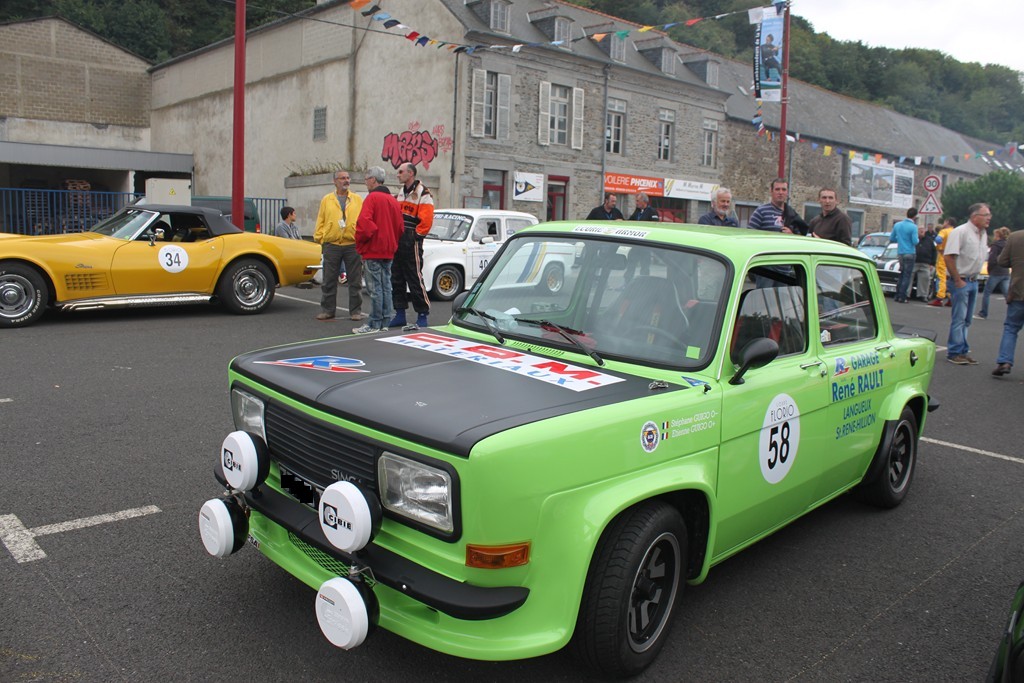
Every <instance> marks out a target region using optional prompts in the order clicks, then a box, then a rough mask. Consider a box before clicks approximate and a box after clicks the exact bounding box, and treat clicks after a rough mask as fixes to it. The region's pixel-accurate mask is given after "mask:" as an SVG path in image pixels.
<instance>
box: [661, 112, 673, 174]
mask: <svg viewBox="0 0 1024 683" xmlns="http://www.w3.org/2000/svg"><path fill="white" fill-rule="evenodd" d="M675 127H676V113H675V112H674V111H672V110H671V109H661V110H659V111H658V159H659V160H660V161H672V137H673V134H674V133H675Z"/></svg>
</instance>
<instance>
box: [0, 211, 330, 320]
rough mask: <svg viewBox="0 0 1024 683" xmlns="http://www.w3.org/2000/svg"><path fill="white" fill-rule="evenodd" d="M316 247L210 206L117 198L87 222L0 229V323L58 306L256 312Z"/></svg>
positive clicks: (312, 268)
mask: <svg viewBox="0 0 1024 683" xmlns="http://www.w3.org/2000/svg"><path fill="white" fill-rule="evenodd" d="M319 268H320V247H319V246H318V245H316V244H313V243H311V242H305V241H302V240H289V239H282V238H280V237H274V236H272V235H263V234H254V233H251V232H244V231H242V230H239V229H238V228H236V227H235V226H234V225H232V224H230V223H228V222H227V221H226V220H225V219H224V217H223V216H222V215H221V214H220V212H218V211H215V210H214V209H207V208H202V207H192V206H170V205H160V204H144V205H134V206H130V207H126V208H125V209H122V210H121V211H119V212H117V213H116V214H114V215H113V216H111V217H110V218H108V219H107V220H105V221H103V222H101V223H99V224H97V225H96V226H95V227H94V228H93V229H92V230H90V231H89V232H82V233H76V234H68V235H46V236H41V237H32V236H23V235H12V234H5V233H3V234H0V327H21V326H24V325H29V324H31V323H33V322H35V321H36V320H38V319H39V318H40V317H41V316H42V315H43V312H44V311H45V310H46V308H47V307H48V306H54V307H55V308H58V309H61V310H85V309H93V308H117V307H128V306H167V305H173V304H191V303H200V302H220V303H222V304H223V305H224V306H225V307H226V308H227V309H228V310H229V311H231V312H233V313H238V314H252V313H260V312H262V311H263V310H264V309H266V307H267V306H269V305H270V302H271V301H273V299H274V290H275V288H276V287H277V286H279V285H292V284H297V283H300V282H305V281H306V280H309V279H311V278H312V276H313V274H314V273H315V272H316V271H317V270H318V269H319Z"/></svg>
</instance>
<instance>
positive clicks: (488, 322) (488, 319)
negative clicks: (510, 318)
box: [455, 306, 505, 344]
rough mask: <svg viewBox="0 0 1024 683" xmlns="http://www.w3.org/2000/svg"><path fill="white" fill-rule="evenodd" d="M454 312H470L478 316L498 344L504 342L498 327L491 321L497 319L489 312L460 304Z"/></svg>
mask: <svg viewBox="0 0 1024 683" xmlns="http://www.w3.org/2000/svg"><path fill="white" fill-rule="evenodd" d="M455 312H456V313H472V314H473V315H475V316H476V317H478V318H480V319H481V320H483V321H484V325H485V326H486V327H487V331H488V332H490V333H491V334H493V335H494V338H495V339H497V340H498V343H499V344H504V343H505V337H503V336H502V334H501V332H499V331H498V327H497V326H496V325H495V324H494V322H492V321H495V320H497V318H495V317H494V316H493V315H491V314H490V313H485V312H483V311H478V310H477V309H475V308H472V307H470V306H462V307H461V308H459V309H457V310H456V311H455Z"/></svg>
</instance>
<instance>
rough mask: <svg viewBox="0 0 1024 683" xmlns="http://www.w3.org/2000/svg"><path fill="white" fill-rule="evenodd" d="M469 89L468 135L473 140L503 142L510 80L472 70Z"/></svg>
mask: <svg viewBox="0 0 1024 683" xmlns="http://www.w3.org/2000/svg"><path fill="white" fill-rule="evenodd" d="M472 89H473V107H472V111H471V114H470V135H472V136H473V137H476V138H482V137H487V138H494V139H496V140H505V139H507V138H508V132H509V116H510V105H511V101H510V100H511V96H512V77H511V76H510V75H508V74H500V73H497V72H495V71H486V70H484V69H473V83H472Z"/></svg>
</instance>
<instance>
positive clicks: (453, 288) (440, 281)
mask: <svg viewBox="0 0 1024 683" xmlns="http://www.w3.org/2000/svg"><path fill="white" fill-rule="evenodd" d="M464 288H465V284H464V280H463V277H462V271H461V270H459V268H458V267H457V266H453V265H451V264H446V265H443V266H438V268H437V270H435V271H434V282H433V284H432V286H431V293H432V294H433V295H434V298H435V299H437V300H438V301H451V300H452V299H454V298H455V297H457V296H458V295H459V294H461V293H462V290H463V289H464Z"/></svg>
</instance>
